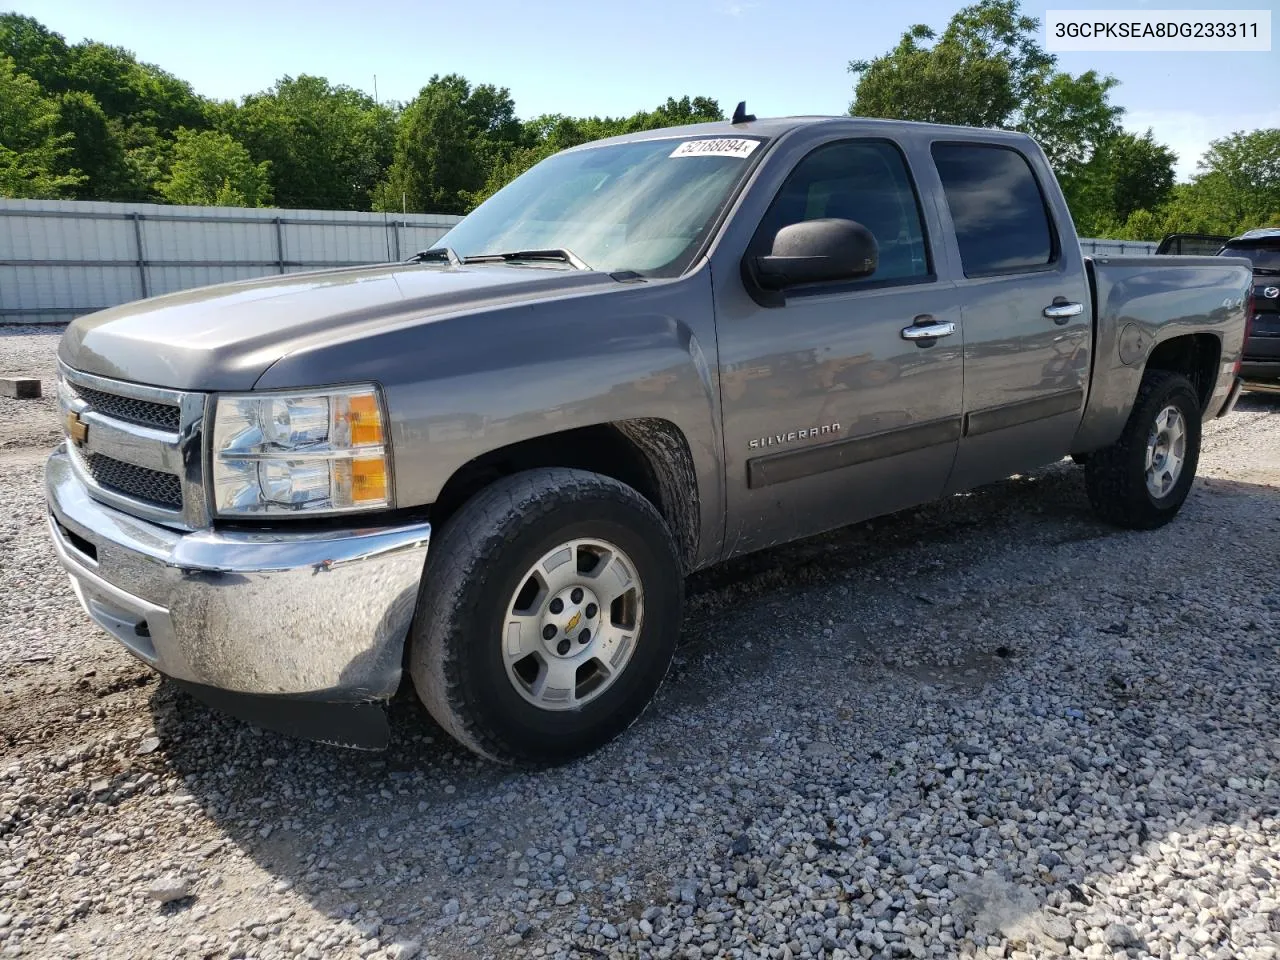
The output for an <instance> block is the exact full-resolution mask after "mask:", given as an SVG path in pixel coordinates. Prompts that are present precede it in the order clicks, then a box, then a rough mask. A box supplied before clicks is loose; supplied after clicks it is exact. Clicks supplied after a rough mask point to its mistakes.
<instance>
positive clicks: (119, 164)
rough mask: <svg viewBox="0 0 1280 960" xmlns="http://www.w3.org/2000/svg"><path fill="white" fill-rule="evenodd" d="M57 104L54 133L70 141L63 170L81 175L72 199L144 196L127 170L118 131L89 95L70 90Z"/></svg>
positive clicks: (128, 167) (124, 198)
mask: <svg viewBox="0 0 1280 960" xmlns="http://www.w3.org/2000/svg"><path fill="white" fill-rule="evenodd" d="M57 102H58V127H57V129H58V130H59V131H60V132H62V133H65V134H67V135H69V137H70V139H69V140H68V141H67V142H68V146H69V148H70V149H69V152H68V154H67V157H66V160H65V164H64V166H65V169H66V170H67V171H71V170H79V171H80V172H82V173H83V174H84V181H83V182H82V183H81V184H80V185H79V186H78V187H77V188H76V190H75V196H76V199H79V200H133V199H139V198H141V197H142V196H145V190H144V189H143V188H142V187H141V185H140V184H139V183H138V181H137V177H136V174H135V172H134V170H133V169H132V168H131V167H130V166H129V162H128V157H127V156H126V154H125V149H124V144H123V143H122V142H121V134H120V129H119V127H118V126H117V125H115V124H113V123H112V122H111V121H110V120H109V119H108V118H107V115H106V114H105V113H104V112H103V110H102V107H100V106H99V105H98V101H97V100H95V99H94V98H93V95H92V94H88V93H83V92H81V91H78V90H73V91H71V92H70V93H64V94H62V95H61V96H60V97H58V101H57Z"/></svg>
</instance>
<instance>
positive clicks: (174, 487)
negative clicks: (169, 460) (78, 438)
mask: <svg viewBox="0 0 1280 960" xmlns="http://www.w3.org/2000/svg"><path fill="white" fill-rule="evenodd" d="M84 462H85V466H87V467H88V468H89V474H90V475H91V476H92V477H93V479H94V480H96V481H97V482H98V483H99V484H101V485H102V486H104V487H106V488H107V489H108V490H114V491H116V492H117V493H123V494H124V495H125V496H126V497H133V498H134V499H137V500H145V501H146V502H147V503H154V504H155V505H156V506H158V507H164V508H165V509H167V510H181V509H182V481H181V480H179V479H178V478H177V477H175V476H174V475H173V474H171V473H161V472H160V471H159V470H148V469H147V468H146V467H135V466H134V465H133V464H132V463H125V462H124V461H123V460H113V459H112V458H111V457H108V456H104V455H103V454H101V453H91V454H89V455H88V456H87V457H85V458H84Z"/></svg>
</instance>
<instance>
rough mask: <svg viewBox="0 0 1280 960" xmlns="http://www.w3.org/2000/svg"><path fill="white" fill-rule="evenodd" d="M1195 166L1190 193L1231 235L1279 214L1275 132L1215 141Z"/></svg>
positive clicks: (1279, 147)
mask: <svg viewBox="0 0 1280 960" xmlns="http://www.w3.org/2000/svg"><path fill="white" fill-rule="evenodd" d="M1197 166H1198V168H1199V170H1200V171H1201V172H1200V173H1199V175H1198V176H1197V177H1196V178H1195V180H1194V181H1193V182H1192V188H1193V189H1192V191H1190V193H1192V194H1194V199H1195V200H1196V201H1197V202H1198V203H1199V204H1200V205H1202V206H1208V207H1210V208H1212V209H1214V210H1216V211H1218V215H1219V216H1220V218H1221V222H1222V223H1224V224H1230V225H1231V232H1235V231H1238V230H1247V229H1249V228H1250V227H1255V226H1259V225H1261V224H1262V223H1263V222H1266V221H1270V220H1273V219H1275V218H1276V217H1277V216H1280V128H1277V127H1272V128H1270V129H1265V130H1254V131H1252V132H1250V133H1245V132H1243V131H1237V132H1236V133H1233V134H1231V135H1230V136H1229V137H1223V138H1222V139H1221V140H1214V141H1213V142H1212V143H1210V144H1209V149H1208V150H1207V151H1205V154H1204V156H1203V157H1202V158H1201V159H1200V162H1199V164H1198V165H1197Z"/></svg>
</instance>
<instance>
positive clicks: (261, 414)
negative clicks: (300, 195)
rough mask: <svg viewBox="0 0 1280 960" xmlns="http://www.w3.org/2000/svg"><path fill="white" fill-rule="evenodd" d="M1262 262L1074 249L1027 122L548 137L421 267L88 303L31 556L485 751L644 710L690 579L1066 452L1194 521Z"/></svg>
mask: <svg viewBox="0 0 1280 960" xmlns="http://www.w3.org/2000/svg"><path fill="white" fill-rule="evenodd" d="M1250 280H1251V275H1250V269H1249V264H1248V263H1247V262H1246V261H1244V260H1237V259H1233V258H1226V257H1203V258H1201V257H1184V258H1178V259H1176V260H1173V259H1171V258H1168V257H1144V258H1123V259H1115V260H1109V259H1096V260H1088V259H1085V258H1084V257H1082V255H1081V251H1080V248H1079V245H1078V243H1077V240H1076V235H1075V232H1074V228H1073V226H1072V222H1071V217H1070V215H1069V214H1068V211H1067V208H1066V206H1065V204H1064V202H1063V198H1062V195H1061V193H1060V191H1059V189H1058V187H1057V184H1056V183H1055V180H1054V177H1053V175H1052V172H1051V171H1050V169H1049V166H1048V164H1047V163H1046V161H1045V157H1044V155H1043V153H1042V152H1041V151H1040V149H1039V148H1038V146H1037V145H1036V144H1035V142H1034V141H1032V140H1031V139H1029V138H1028V137H1026V136H1023V135H1020V134H1015V133H1006V132H1000V131H991V130H977V129H966V128H955V127H943V126H930V125H924V124H911V123H896V122H886V121H870V120H861V119H850V118H847V117H844V118H811V117H804V118H792V119H773V120H755V119H754V118H746V119H741V120H740V122H730V123H715V124H708V125H699V126H690V127H684V128H678V129H668V130H658V131H650V132H645V133H639V134H635V135H630V136H625V137H620V138H616V139H611V140H605V141H601V142H597V143H591V144H587V145H585V146H583V147H578V148H575V149H572V150H568V151H565V152H563V153H560V154H557V155H556V156H553V157H551V158H549V159H547V160H545V161H543V162H542V163H540V164H538V165H537V166H536V167H534V168H533V169H532V170H530V171H529V172H527V173H525V174H524V175H523V176H521V177H520V178H519V179H517V180H515V181H514V182H513V183H511V184H510V185H509V186H507V187H506V188H505V189H503V190H502V191H501V192H499V193H498V194H497V195H495V196H494V197H492V198H491V199H490V200H488V201H487V202H486V203H484V204H483V205H482V206H481V207H479V208H478V209H477V210H475V212H473V213H472V214H471V215H470V216H468V217H466V218H465V219H464V220H462V221H461V222H460V223H459V224H457V226H455V227H454V228H453V229H452V230H451V231H450V232H449V233H448V234H447V235H445V236H444V237H443V238H442V239H441V241H440V244H439V246H438V247H436V248H433V249H432V250H428V251H424V252H423V253H422V254H419V255H418V256H417V257H415V258H414V259H413V260H412V261H410V262H406V263H393V264H384V265H377V266H369V267H362V268H356V269H339V270H332V271H327V272H319V273H298V274H292V275H287V276H282V277H274V278H269V279H262V280H252V281H247V282H240V283H234V284H228V285H222V286H217V287H210V288H206V289H200V290H191V291H187V292H182V293H176V294H172V295H169V296H163V297H156V298H153V299H149V300H144V301H141V302H138V303H133V304H129V305H126V306H121V307H117V308H113V309H110V310H106V311H103V312H100V313H97V314H93V315H91V316H86V317H83V318H81V319H79V320H77V321H76V322H74V323H73V324H71V326H70V327H69V328H68V329H67V331H66V334H65V335H64V337H63V339H62V342H61V345H60V349H59V361H60V367H59V369H60V382H59V384H58V391H59V396H60V398H61V399H60V402H61V409H62V412H63V417H64V421H65V429H66V432H67V441H66V442H65V443H64V444H63V445H62V446H61V447H60V448H59V449H58V450H57V451H56V452H55V453H54V454H53V456H52V457H51V459H50V460H49V462H48V467H47V495H48V505H49V523H50V530H51V533H52V537H53V544H54V548H55V550H56V551H57V555H58V557H59V558H60V560H61V562H62V564H63V565H64V566H65V567H66V569H67V570H68V572H69V573H70V575H71V580H72V584H73V586H74V589H75V591H76V594H77V595H78V597H79V599H80V600H81V602H82V603H83V605H84V607H85V609H86V610H87V611H88V613H89V615H90V616H91V617H92V618H93V619H94V620H95V621H97V623H98V624H100V625H101V626H102V627H104V628H105V629H106V630H107V631H109V632H110V633H111V634H113V635H114V636H115V637H116V638H117V639H118V640H119V641H120V642H122V643H123V644H124V645H125V646H126V647H127V648H128V649H129V650H130V651H132V652H133V653H134V654H136V655H137V656H138V657H140V658H141V659H143V660H144V661H146V662H147V663H148V664H151V665H152V666H153V667H154V668H155V669H157V670H158V671H160V672H161V673H163V674H165V675H167V676H169V677H171V678H173V680H174V681H176V682H177V683H178V684H180V685H182V686H184V687H186V688H188V689H190V690H191V691H192V692H194V693H195V694H196V695H197V696H199V697H202V698H203V699H205V700H206V701H207V702H209V703H212V704H214V705H216V706H220V707H221V708H222V709H224V710H226V711H228V712H230V713H233V714H235V715H238V716H240V717H243V718H246V719H249V720H251V721H254V722H257V723H259V724H262V725H264V726H269V727H273V728H276V729H281V730H286V731H290V732H294V733H298V734H302V735H305V736H308V737H312V738H315V739H319V740H324V741H328V742H334V743H341V744H345V745H351V746H363V747H371V748H376V747H379V746H382V745H384V744H385V743H386V741H387V738H388V735H389V729H388V722H387V720H386V716H385V710H384V707H385V705H386V703H387V701H389V700H390V699H391V698H392V697H393V695H395V694H396V693H397V691H398V690H399V689H400V688H401V686H402V680H403V678H404V677H405V675H407V676H408V677H409V678H411V680H412V685H413V688H414V689H415V690H416V692H417V695H418V696H419V697H420V698H421V700H422V702H423V703H424V704H425V705H426V707H427V709H428V710H429V711H430V713H431V714H432V715H433V716H434V717H435V719H436V720H438V721H439V723H440V724H441V725H442V726H443V727H444V728H445V729H446V730H447V731H448V732H449V733H450V734H452V735H453V736H454V737H456V738H457V739H458V740H459V741H461V742H462V743H463V744H465V745H466V746H467V747H469V748H471V749H473V750H476V751H478V752H479V753H481V754H483V755H485V756H488V757H491V758H495V759H498V760H503V761H511V762H523V763H534V764H539V763H555V762H559V761H564V760H566V759H569V758H572V757H576V756H580V755H582V754H584V753H587V752H589V751H591V750H593V749H595V748H597V747H599V746H600V745H601V744H603V743H605V742H606V741H608V740H609V739H610V738H612V737H614V736H616V735H618V734H619V733H620V732H621V731H623V730H624V729H625V728H627V727H628V725H630V724H631V723H632V722H633V721H635V720H636V718H637V717H638V716H639V715H640V714H641V712H642V711H643V710H644V708H645V706H646V705H647V704H648V703H649V702H650V700H651V699H652V698H653V696H654V694H655V692H656V691H657V689H658V687H659V684H660V683H661V682H662V679H663V677H664V675H665V674H666V672H667V669H668V666H669V664H670V662H671V659H672V655H673V651H674V650H675V647H676V642H677V636H678V634H679V632H680V623H681V606H682V599H683V596H682V589H683V582H684V578H685V576H686V574H688V573H689V572H690V571H693V570H696V569H698V568H701V567H705V566H708V565H710V564H714V563H716V562H718V561H722V560H725V559H726V558H729V557H734V556H738V555H741V554H744V553H747V552H748V551H753V550H759V549H761V548H764V547H768V546H771V545H773V544H778V543H782V542H784V541H788V540H793V539H796V538H799V537H805V536H808V535H811V534H816V533H819V532H821V531H824V530H830V529H832V528H834V527H838V526H841V525H844V524H850V523H855V522H858V521H861V520H865V519H867V518H869V517H874V516H877V515H880V514H885V513H888V512H891V511H896V510H901V509H903V508H906V507H910V506H912V505H913V504H920V503H924V502H926V501H931V500H935V499H938V498H940V497H945V496H948V495H950V494H953V493H955V492H957V491H962V490H966V489H968V488H971V487H974V486H977V485H979V484H983V483H988V482H991V481H995V480H998V479H1000V478H1002V477H1006V476H1009V475H1010V474H1012V473H1016V472H1018V471H1022V470H1026V469H1028V468H1033V467H1037V466H1039V465H1042V464H1047V463H1051V462H1054V461H1057V460H1060V459H1062V458H1064V457H1066V456H1068V455H1070V456H1073V457H1074V458H1075V459H1076V460H1077V462H1080V463H1083V465H1084V480H1085V484H1086V486H1087V489H1088V494H1089V497H1090V500H1091V501H1092V503H1093V505H1094V506H1095V507H1096V509H1097V511H1098V513H1100V514H1101V515H1102V517H1103V518H1105V519H1106V520H1108V521H1111V522H1114V523H1116V524H1119V525H1122V526H1127V527H1131V528H1140V529H1149V528H1154V527H1157V526H1160V525H1161V524H1164V523H1166V522H1168V521H1169V520H1170V519H1172V518H1173V516H1174V515H1175V514H1176V513H1177V512H1178V510H1179V508H1180V506H1181V505H1182V502H1183V500H1184V498H1185V497H1186V496H1187V492H1188V489H1189V487H1190V485H1191V483H1192V480H1193V477H1194V474H1195V471H1196V461H1197V456H1198V453H1199V446H1200V432H1201V423H1202V421H1203V419H1204V418H1209V417H1217V416H1222V415H1224V414H1225V413H1227V412H1228V411H1229V410H1230V409H1231V408H1232V406H1233V404H1234V402H1235V398H1236V396H1237V395H1238V393H1239V379H1238V377H1237V376H1236V372H1237V369H1238V366H1239V363H1240V357H1241V346H1242V342H1243V338H1244V329H1245V327H1244V321H1245V317H1244V311H1245V301H1246V298H1247V296H1248V293H1249V287H1250Z"/></svg>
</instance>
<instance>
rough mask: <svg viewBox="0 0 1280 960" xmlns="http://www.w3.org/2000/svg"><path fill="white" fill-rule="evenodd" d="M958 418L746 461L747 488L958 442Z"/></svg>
mask: <svg viewBox="0 0 1280 960" xmlns="http://www.w3.org/2000/svg"><path fill="white" fill-rule="evenodd" d="M960 426H961V421H960V418H959V417H948V418H947V419H945V420H930V421H929V422H928V423H920V424H916V425H915V426H912V427H902V428H899V429H897V430H886V431H884V432H883V433H873V434H871V435H870V436H866V437H850V438H848V439H845V440H836V441H833V442H832V443H824V444H821V445H819V446H816V447H804V448H803V449H800V450H788V451H787V452H785V453H771V454H769V455H768V456H764V457H756V458H754V459H752V460H748V461H747V486H748V487H749V488H751V489H752V490H755V489H758V488H759V487H768V486H771V485H772V484H775V483H785V482H786V481H788V480H799V479H800V478H801V477H810V476H813V475H814V474H815V473H825V472H827V471H828V470H839V469H840V468H841V467H850V466H853V465H854V464H855V463H866V462H868V461H869V460H880V459H882V458H883V457H896V456H897V455H898V454H902V453H911V452H912V451H913V450H923V449H924V448H925V447H935V446H937V445H938V444H940V443H950V442H952V441H954V440H959V439H960Z"/></svg>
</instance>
